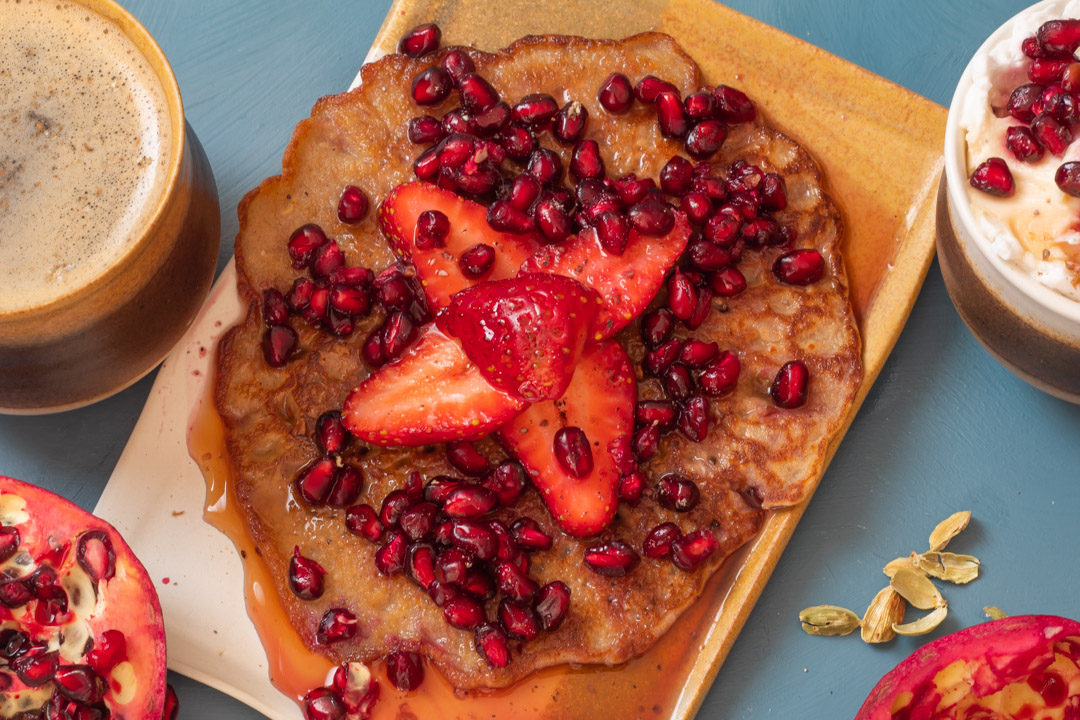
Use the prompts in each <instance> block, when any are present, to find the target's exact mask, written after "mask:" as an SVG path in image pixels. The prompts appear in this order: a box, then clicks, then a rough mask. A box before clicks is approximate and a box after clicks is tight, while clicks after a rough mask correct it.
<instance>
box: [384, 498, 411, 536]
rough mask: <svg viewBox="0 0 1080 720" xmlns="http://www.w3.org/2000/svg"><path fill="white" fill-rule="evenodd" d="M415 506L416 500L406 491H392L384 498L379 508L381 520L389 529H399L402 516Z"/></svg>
mask: <svg viewBox="0 0 1080 720" xmlns="http://www.w3.org/2000/svg"><path fill="white" fill-rule="evenodd" d="M413 505H414V500H413V498H412V496H411V495H409V493H407V492H405V491H404V490H392V491H390V492H389V493H387V494H386V497H384V498H383V501H382V506H380V508H379V520H380V521H382V524H383V525H384V526H385V527H388V528H397V527H398V523H399V522H400V521H401V516H402V514H403V513H404V512H405V511H406V510H408V509H409V508H411V507H412V506H413Z"/></svg>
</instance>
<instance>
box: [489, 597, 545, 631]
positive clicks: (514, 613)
mask: <svg viewBox="0 0 1080 720" xmlns="http://www.w3.org/2000/svg"><path fill="white" fill-rule="evenodd" d="M497 614H498V616H499V624H500V625H502V627H503V628H504V629H505V630H506V633H507V635H509V636H511V637H516V638H520V639H522V640H533V639H535V638H536V636H537V635H539V634H540V620H539V619H538V618H537V616H536V613H535V612H533V609H532V608H531V607H529V606H528V605H523V604H521V603H519V602H515V601H513V600H511V599H510V598H503V599H502V601H501V602H500V603H499V609H498V611H497Z"/></svg>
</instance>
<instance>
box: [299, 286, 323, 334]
mask: <svg viewBox="0 0 1080 720" xmlns="http://www.w3.org/2000/svg"><path fill="white" fill-rule="evenodd" d="M329 307H330V288H327V287H320V286H318V285H316V286H315V289H313V290H312V291H311V301H310V302H309V303H308V306H307V307H306V308H305V309H304V311H303V312H302V313H300V314H301V316H302V317H303V318H304V320H305V321H306V322H307V324H308V325H311V326H312V327H319V326H321V325H322V322H323V320H324V319H325V318H326V310H327V308H329Z"/></svg>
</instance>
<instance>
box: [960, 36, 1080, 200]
mask: <svg viewBox="0 0 1080 720" xmlns="http://www.w3.org/2000/svg"><path fill="white" fill-rule="evenodd" d="M1078 28H1080V20H1049V21H1047V22H1045V23H1043V24H1042V25H1041V26H1040V27H1039V29H1038V31H1037V32H1036V33H1035V35H1034V36H1032V37H1028V38H1026V39H1025V40H1023V42H1022V43H1021V50H1022V51H1023V54H1024V55H1025V56H1026V61H1025V62H1027V63H1028V64H1027V66H1026V70H1027V78H1028V79H1029V80H1030V82H1026V83H1022V84H1021V85H1018V86H1017V87H1016V88H1014V89H1013V91H1012V93H1011V94H1010V96H1009V100H1008V103H1007V104H1006V106H1005V107H1004V108H1002V109H1001V110H1000V111H998V110H997V109H995V112H1000V113H1007V114H1008V115H1009V116H1011V117H1012V119H1013V120H1015V121H1017V122H1018V123H1020V124H1019V125H1013V126H1011V127H1009V128H1007V129H1006V131H1005V136H1004V138H1003V144H1004V145H1005V147H1006V148H1007V149H1008V151H1009V152H1008V155H1010V156H1011V160H1010V159H1009V158H1001V157H991V158H987V159H986V160H984V161H982V162H981V163H980V164H979V165H978V166H976V168H975V169H974V170H973V171H972V173H971V176H970V178H969V181H970V184H971V186H972V187H974V188H975V189H977V190H980V191H982V192H984V193H987V194H988V195H992V196H994V197H1011V196H1012V195H1013V193H1014V191H1015V185H1014V180H1013V176H1012V172H1011V171H1010V170H1009V167H1008V163H1009V162H1010V161H1015V162H1022V163H1038V162H1040V161H1042V159H1043V157H1044V156H1045V155H1046V154H1047V153H1048V154H1049V155H1051V156H1053V157H1055V158H1061V157H1062V156H1063V155H1064V154H1065V152H1066V150H1067V149H1068V147H1069V145H1071V144H1072V142H1073V140H1074V138H1075V135H1076V132H1077V131H1078V129H1080V63H1078V62H1077V61H1076V58H1075V56H1074V53H1075V51H1076V50H1077V48H1078V47H1080V32H1077V29H1078ZM1065 164H1066V165H1067V164H1068V163H1065ZM1061 167H1064V165H1062V166H1061ZM1068 173H1069V171H1068V170H1064V171H1062V170H1061V169H1060V168H1059V172H1058V173H1057V174H1056V176H1055V181H1056V180H1058V178H1062V179H1063V180H1064V185H1063V184H1062V183H1061V182H1058V187H1060V188H1061V190H1062V191H1063V192H1066V193H1068V194H1074V193H1075V188H1072V186H1071V185H1070V183H1069V182H1068V179H1067V177H1068ZM1070 189H1072V190H1073V192H1070Z"/></svg>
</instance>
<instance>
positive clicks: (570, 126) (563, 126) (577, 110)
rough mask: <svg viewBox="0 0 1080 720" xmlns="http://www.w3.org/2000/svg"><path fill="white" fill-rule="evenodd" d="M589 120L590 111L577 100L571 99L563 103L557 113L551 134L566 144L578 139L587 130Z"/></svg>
mask: <svg viewBox="0 0 1080 720" xmlns="http://www.w3.org/2000/svg"><path fill="white" fill-rule="evenodd" d="M588 120H589V111H588V110H586V109H585V106H584V105H582V104H581V103H579V102H578V101H577V100H571V101H570V102H568V103H566V105H563V107H562V109H561V110H559V112H558V113H557V114H556V115H555V122H554V123H553V124H552V126H551V134H552V135H554V136H555V139H556V140H558V141H559V142H560V143H562V144H564V145H569V144H570V143H574V142H577V141H578V138H580V137H581V134H582V133H583V132H585V125H586V123H587V122H588Z"/></svg>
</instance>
